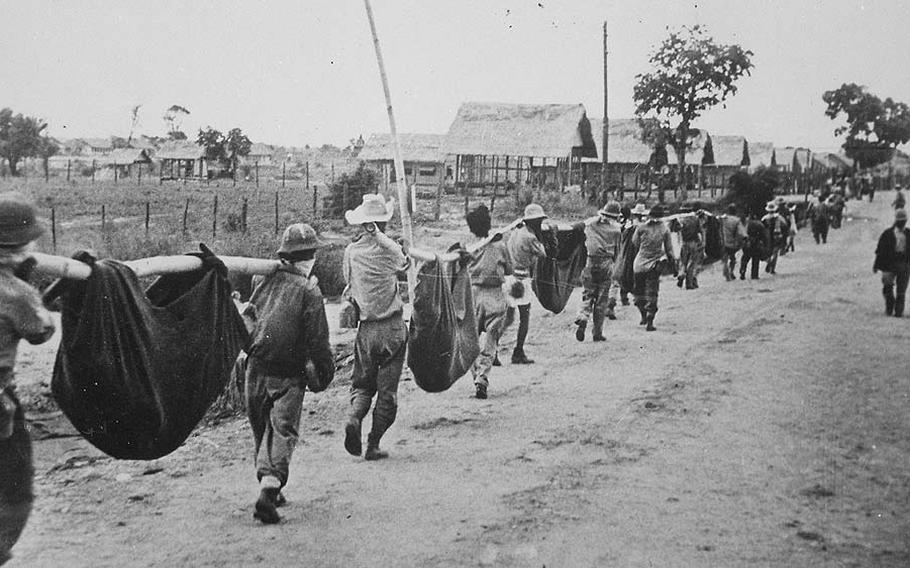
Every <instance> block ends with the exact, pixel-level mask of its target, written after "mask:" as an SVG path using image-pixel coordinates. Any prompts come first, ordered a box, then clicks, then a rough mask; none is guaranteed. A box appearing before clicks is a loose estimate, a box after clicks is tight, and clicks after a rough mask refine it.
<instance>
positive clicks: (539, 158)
mask: <svg viewBox="0 0 910 568" xmlns="http://www.w3.org/2000/svg"><path fill="white" fill-rule="evenodd" d="M443 154H444V155H446V156H453V157H454V161H455V171H454V173H455V176H454V180H453V181H454V183H455V185H456V187H458V186H461V187H465V186H487V185H491V184H492V185H493V186H494V187H495V186H496V185H499V184H504V183H506V182H514V183H530V184H533V185H537V186H547V185H560V186H565V185H571V184H575V183H580V181H581V179H582V173H581V160H582V158H596V157H597V150H596V148H595V146H594V139H593V138H592V136H591V123H590V122H589V121H588V118H587V115H586V113H585V107H584V106H583V105H581V104H537V105H535V104H509V103H476V102H470V103H463V104H462V105H461V106H460V107H459V109H458V113H457V114H456V116H455V120H454V121H453V122H452V125H451V126H450V127H449V132H448V134H447V135H446V138H445V142H444V144H443Z"/></svg>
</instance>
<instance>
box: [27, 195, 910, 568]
mask: <svg viewBox="0 0 910 568" xmlns="http://www.w3.org/2000/svg"><path fill="white" fill-rule="evenodd" d="M888 198H889V196H888V195H887V194H883V195H878V196H877V201H876V203H873V204H868V203H857V202H850V204H849V209H848V213H849V215H850V217H851V219H850V220H848V221H847V222H846V223H845V226H844V228H843V229H841V230H839V231H832V233H831V237H830V239H829V242H828V244H827V245H825V246H816V245H815V244H814V243H813V242H812V240H811V236H810V235H809V234H808V233H807V232H806V231H803V232H802V233H800V235H799V237H798V240H797V250H796V252H795V253H791V254H789V255H787V256H785V257H783V258H782V259H781V261H780V265H779V270H778V274H777V275H776V276H766V275H765V274H764V273H762V278H761V279H760V280H758V281H750V280H746V281H736V282H731V283H727V282H725V281H724V280H723V278H722V276H721V274H720V271H719V269H718V268H714V267H712V268H709V269H708V270H707V271H706V272H705V273H703V275H702V277H701V278H700V283H701V289H699V290H696V291H688V292H687V291H683V290H680V289H678V288H676V287H675V286H673V285H672V284H673V283H672V282H671V281H670V279H667V280H665V281H664V283H663V286H664V288H663V293H662V296H661V311H660V313H659V314H658V318H657V326H658V331H657V332H655V333H646V332H644V331H643V329H642V328H640V327H639V326H638V325H637V319H638V318H637V316H636V314H635V313H633V312H635V310H634V308H624V309H622V310H621V311H620V314H619V320H618V321H615V322H608V329H607V336H608V338H609V341H608V342H607V343H597V344H595V343H591V342H590V341H589V342H585V343H583V344H580V343H577V342H576V341H575V339H574V337H573V330H574V327H573V326H572V319H573V315H574V311H575V309H576V308H577V305H578V301H579V300H578V297H577V296H578V295H580V294H578V293H576V297H575V298H574V301H573V302H572V303H570V306H569V309H568V310H567V312H566V313H563V314H560V315H558V316H552V315H550V316H547V315H544V312H543V310H542V309H540V308H539V307H537V308H535V309H534V311H533V312H532V330H531V342H530V345H529V347H528V349H527V351H528V353H529V354H530V356H531V357H533V358H534V359H536V361H537V363H536V364H535V365H532V366H527V367H518V366H511V365H509V364H508V361H507V357H504V361H505V366H503V367H500V368H496V369H494V371H495V372H494V375H493V377H492V381H491V383H492V384H491V386H490V398H489V399H488V400H486V401H479V400H475V399H473V398H472V397H471V395H472V394H473V388H472V385H471V383H470V380H469V379H467V378H466V379H462V380H461V381H459V382H458V383H456V384H455V385H454V386H453V388H452V389H451V390H450V391H448V392H446V393H443V394H437V395H430V394H426V393H424V392H422V391H420V390H419V389H417V388H416V387H415V386H414V384H413V382H411V381H407V382H403V383H402V387H401V395H400V413H399V419H398V422H397V423H396V424H395V425H394V426H393V427H392V429H391V430H390V432H389V433H388V434H387V436H386V438H385V440H384V441H383V442H384V446H385V448H386V449H388V450H389V451H390V452H391V458H390V459H388V460H385V461H382V462H365V461H363V460H362V459H357V458H353V457H351V456H348V455H347V454H346V453H345V452H344V450H343V447H342V436H343V424H344V421H345V407H346V400H347V396H346V393H347V384H348V379H347V376H346V375H347V372H346V373H344V374H342V376H340V377H339V378H338V379H337V382H336V384H335V385H334V386H333V387H332V388H330V389H329V390H328V391H327V392H325V393H322V394H318V395H309V394H308V395H307V400H306V401H305V412H304V420H303V424H302V427H301V430H302V443H301V445H300V446H299V448H298V451H297V454H296V455H295V458H294V463H293V464H292V470H291V480H290V483H289V486H288V487H287V489H286V494H287V497H288V499H289V503H288V505H287V506H286V507H284V508H283V509H281V511H282V514H283V516H284V521H283V522H282V523H281V524H280V525H276V526H268V527H266V526H261V525H259V524H258V523H257V522H256V521H254V519H253V518H252V504H253V501H254V500H255V497H256V494H257V488H256V483H255V476H254V472H253V468H252V464H251V456H250V454H251V446H252V440H251V436H250V434H249V432H248V429H247V426H246V424H245V423H244V421H243V420H239V419H237V420H232V421H229V422H226V423H222V424H220V425H218V426H215V427H207V428H203V429H201V430H199V431H198V432H197V433H196V434H195V435H194V436H193V437H192V438H191V439H190V440H189V441H188V442H187V443H186V445H185V446H184V447H183V448H181V449H180V450H178V451H177V452H175V453H174V454H172V455H170V456H168V457H167V458H164V459H160V460H157V461H155V462H120V461H115V460H112V459H109V458H106V457H104V456H103V455H101V454H99V453H98V452H97V451H95V450H93V449H92V448H91V447H89V446H88V445H87V444H86V443H84V442H82V441H81V440H79V439H78V438H56V439H48V440H43V441H38V442H36V455H37V460H38V470H39V471H38V476H37V493H38V500H37V502H36V507H35V510H34V512H33V514H32V518H31V522H30V524H29V526H28V527H27V529H26V531H25V533H24V535H23V537H22V539H21V540H20V542H19V544H18V545H17V546H16V547H15V549H14V552H15V555H16V558H15V559H14V560H13V561H12V563H11V564H10V565H11V566H14V567H20V566H22V567H24V566H69V567H77V566H254V565H263V566H312V567H322V566H325V567H329V566H452V567H456V566H551V567H552V566H907V565H910V436H908V435H907V433H908V432H910V412H908V405H910V369H908V364H910V357H908V347H910V319H896V318H886V317H884V315H883V314H882V311H883V309H882V301H881V296H880V285H879V281H878V277H877V276H874V275H873V274H872V271H871V266H872V256H871V253H872V251H873V249H874V247H875V239H876V238H877V235H878V233H879V232H880V231H881V230H882V229H883V228H884V227H885V226H886V225H887V224H888V223H889V222H890V215H891V214H890V211H889V210H888V208H887V205H886V203H887V202H888V201H890V199H888ZM512 333H514V329H513V330H512ZM512 337H514V336H513V335H512V336H509V337H507V339H508V341H511V340H512ZM507 348H508V345H506V346H505V348H504V349H507ZM26 359H27V360H26V361H25V364H24V366H23V374H25V375H28V374H31V375H32V379H33V381H34V380H35V377H38V380H46V379H47V373H48V369H49V360H50V355H48V354H44V355H41V354H40V353H39V352H38V351H29V354H28V356H27V358H26ZM27 379H28V377H26V376H23V377H22V380H23V381H25V380H27ZM47 422H48V423H47V424H38V425H36V426H35V428H36V429H37V430H41V428H44V429H48V428H50V429H51V430H53V429H54V428H55V426H53V425H52V424H51V425H49V424H50V422H52V421H51V420H49V421H47Z"/></svg>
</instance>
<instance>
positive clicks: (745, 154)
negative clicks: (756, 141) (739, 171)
mask: <svg viewBox="0 0 910 568" xmlns="http://www.w3.org/2000/svg"><path fill="white" fill-rule="evenodd" d="M711 149H712V150H713V153H714V162H713V163H712V164H711V165H714V166H730V167H741V166H748V165H749V163H750V156H749V143H748V142H747V141H746V138H745V136H724V135H719V134H718V135H712V136H711Z"/></svg>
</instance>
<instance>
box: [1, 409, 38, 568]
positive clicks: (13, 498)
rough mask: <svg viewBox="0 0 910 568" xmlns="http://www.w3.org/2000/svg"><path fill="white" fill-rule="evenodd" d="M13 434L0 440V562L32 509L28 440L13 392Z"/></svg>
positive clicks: (30, 459) (30, 450)
mask: <svg viewBox="0 0 910 568" xmlns="http://www.w3.org/2000/svg"><path fill="white" fill-rule="evenodd" d="M11 397H12V398H13V402H14V403H15V405H16V410H15V413H14V415H13V435H12V436H10V437H9V438H8V439H6V440H0V564H3V563H4V562H6V560H7V559H8V558H9V556H10V549H11V548H12V547H13V545H14V544H16V541H17V540H18V539H19V535H20V534H21V533H22V529H24V528H25V523H26V522H27V521H28V516H29V513H30V512H31V509H32V499H33V496H32V478H33V477H34V473H35V469H34V467H33V466H32V442H31V440H30V438H29V434H28V431H27V430H26V427H25V417H24V415H23V412H22V407H21V406H20V405H19V401H18V400H17V399H16V398H15V395H11Z"/></svg>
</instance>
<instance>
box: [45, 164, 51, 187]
mask: <svg viewBox="0 0 910 568" xmlns="http://www.w3.org/2000/svg"><path fill="white" fill-rule="evenodd" d="M50 177H51V174H50V164H49V163H48V158H44V183H48V182H49V181H50Z"/></svg>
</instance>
